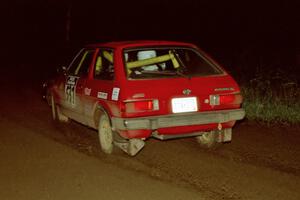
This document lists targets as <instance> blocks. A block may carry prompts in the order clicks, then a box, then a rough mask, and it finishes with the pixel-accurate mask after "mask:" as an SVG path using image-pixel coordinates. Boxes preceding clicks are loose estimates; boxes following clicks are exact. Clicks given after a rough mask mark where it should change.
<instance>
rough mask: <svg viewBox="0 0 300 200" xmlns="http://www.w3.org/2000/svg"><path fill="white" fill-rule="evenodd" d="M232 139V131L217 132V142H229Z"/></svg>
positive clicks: (229, 129)
mask: <svg viewBox="0 0 300 200" xmlns="http://www.w3.org/2000/svg"><path fill="white" fill-rule="evenodd" d="M231 139H232V129H231V128H225V129H222V130H218V131H217V142H230V141H231Z"/></svg>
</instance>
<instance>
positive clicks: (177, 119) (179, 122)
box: [112, 109, 245, 130]
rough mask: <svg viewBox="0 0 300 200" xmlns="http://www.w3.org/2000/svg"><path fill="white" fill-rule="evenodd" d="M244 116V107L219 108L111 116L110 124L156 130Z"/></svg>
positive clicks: (220, 121) (117, 126)
mask: <svg viewBox="0 0 300 200" xmlns="http://www.w3.org/2000/svg"><path fill="white" fill-rule="evenodd" d="M244 117H245V111H244V109H234V110H219V111H208V112H197V113H185V114H172V115H160V116H153V117H139V118H117V117H113V118H112V126H113V128H114V129H116V130H139V129H144V130H145V129H147V130H156V129H159V128H169V127H176V126H192V125H204V124H212V123H226V122H230V121H236V120H240V119H243V118H244Z"/></svg>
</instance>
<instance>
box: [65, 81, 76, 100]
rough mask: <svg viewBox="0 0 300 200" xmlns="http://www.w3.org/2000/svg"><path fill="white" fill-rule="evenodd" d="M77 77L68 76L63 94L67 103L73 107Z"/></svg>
mask: <svg viewBox="0 0 300 200" xmlns="http://www.w3.org/2000/svg"><path fill="white" fill-rule="evenodd" d="M77 79H78V78H77V77H75V76H68V78H67V81H66V86H65V94H66V99H67V102H68V103H70V104H71V105H75V96H76V83H77Z"/></svg>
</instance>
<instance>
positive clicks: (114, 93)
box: [111, 88, 120, 101]
mask: <svg viewBox="0 0 300 200" xmlns="http://www.w3.org/2000/svg"><path fill="white" fill-rule="evenodd" d="M119 94H120V88H113V91H112V95H111V99H112V100H114V101H118V100H119Z"/></svg>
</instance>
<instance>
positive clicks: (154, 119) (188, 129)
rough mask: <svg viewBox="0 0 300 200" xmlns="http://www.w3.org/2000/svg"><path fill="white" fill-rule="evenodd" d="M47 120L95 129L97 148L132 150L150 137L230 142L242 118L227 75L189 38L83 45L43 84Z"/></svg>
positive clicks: (238, 96)
mask: <svg viewBox="0 0 300 200" xmlns="http://www.w3.org/2000/svg"><path fill="white" fill-rule="evenodd" d="M47 99H48V101H49V102H50V103H51V106H52V114H53V118H54V119H58V120H59V121H68V119H69V118H70V119H73V120H75V121H77V122H80V123H82V124H84V125H87V126H89V127H91V128H94V129H96V130H98V134H99V140H100V145H101V148H102V150H103V151H104V152H105V153H108V154H110V153H112V151H113V147H114V146H117V147H120V148H121V149H122V150H124V151H125V152H127V153H128V154H129V155H135V154H136V153H138V152H139V151H140V150H141V149H142V148H143V146H144V144H145V142H144V141H145V140H146V139H147V138H149V137H154V138H158V139H161V140H164V139H173V138H181V137H195V138H196V139H197V141H198V142H199V143H200V144H201V145H203V146H207V147H210V146H212V145H213V144H215V143H221V142H227V141H230V140H231V135H232V127H233V126H234V124H235V122H236V120H240V119H243V118H244V116H245V112H244V110H243V109H242V108H241V103H242V96H241V94H240V89H239V87H238V85H237V83H236V82H235V81H234V80H233V78H232V77H231V76H230V75H229V74H228V73H226V71H225V70H224V69H223V68H222V67H220V65H219V64H217V63H216V62H215V61H214V60H212V59H211V58H210V57H208V56H207V55H206V54H205V53H204V52H203V51H202V50H200V49H199V48H198V47H196V46H195V45H193V44H189V43H182V42H170V41H128V42H111V43H104V44H93V45H88V46H86V47H85V48H83V49H81V50H80V51H79V53H78V54H77V55H76V57H75V58H74V60H73V61H72V62H71V64H70V65H69V67H68V68H67V69H65V70H63V72H62V73H60V74H59V75H58V76H57V77H56V78H55V79H53V80H51V81H50V82H49V83H48V86H47Z"/></svg>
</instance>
